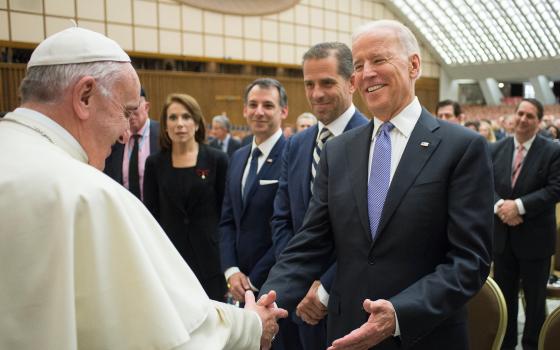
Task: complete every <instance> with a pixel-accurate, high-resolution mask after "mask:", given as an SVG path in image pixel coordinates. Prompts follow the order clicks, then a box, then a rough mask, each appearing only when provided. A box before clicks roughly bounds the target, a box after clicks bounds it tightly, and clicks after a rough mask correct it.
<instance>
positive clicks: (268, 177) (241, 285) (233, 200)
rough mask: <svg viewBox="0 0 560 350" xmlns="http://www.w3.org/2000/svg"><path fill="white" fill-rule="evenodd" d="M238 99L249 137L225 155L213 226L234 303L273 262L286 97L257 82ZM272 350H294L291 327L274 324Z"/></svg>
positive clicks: (270, 82) (268, 82) (274, 84)
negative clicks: (219, 214)
mask: <svg viewBox="0 0 560 350" xmlns="http://www.w3.org/2000/svg"><path fill="white" fill-rule="evenodd" d="M243 101H244V107H243V115H244V116H245V118H246V119H247V124H249V127H250V128H251V132H252V133H253V135H254V137H253V142H252V143H251V144H249V145H246V146H243V147H241V148H240V149H239V150H238V151H237V152H235V153H234V154H233V156H232V157H231V161H230V164H229V168H228V173H227V174H228V175H227V180H226V188H225V195H224V202H223V206H222V218H221V221H220V225H219V232H220V236H221V237H220V256H221V262H222V269H223V271H224V274H225V278H226V281H227V283H228V289H229V291H230V293H231V294H232V295H233V297H234V299H235V300H237V301H239V302H244V301H245V299H244V296H245V292H246V291H253V292H258V291H259V289H260V288H261V286H262V284H263V283H264V281H265V279H266V277H267V276H268V272H269V270H270V268H271V267H272V265H274V262H275V260H276V259H275V256H274V247H273V246H272V233H271V228H270V218H271V217H272V209H273V201H274V196H275V195H276V190H277V189H278V178H279V177H280V166H281V163H282V161H281V159H282V151H283V150H284V145H285V144H286V141H285V139H284V137H283V136H282V129H281V128H280V126H281V124H282V120H284V119H286V117H287V115H288V96H287V95H286V91H285V89H284V87H283V86H282V85H281V84H280V82H278V81H277V80H274V79H269V78H262V79H257V80H255V81H253V82H252V83H251V84H249V85H248V86H247V88H246V89H245V94H244V100H243ZM273 349H277V350H281V349H285V350H292V349H293V350H297V330H296V329H295V325H294V324H292V323H291V322H282V323H280V332H279V334H278V336H277V339H276V340H275V342H274V343H273Z"/></svg>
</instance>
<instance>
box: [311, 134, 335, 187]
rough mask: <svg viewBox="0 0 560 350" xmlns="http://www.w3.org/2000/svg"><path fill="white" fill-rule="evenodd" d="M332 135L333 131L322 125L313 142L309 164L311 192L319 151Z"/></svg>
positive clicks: (319, 156)
mask: <svg viewBox="0 0 560 350" xmlns="http://www.w3.org/2000/svg"><path fill="white" fill-rule="evenodd" d="M333 137H334V135H333V133H332V132H331V131H330V130H329V129H328V128H327V127H323V129H321V133H320V134H319V138H318V139H317V143H316V144H315V149H314V150H313V162H312V164H311V193H313V182H315V176H316V175H317V165H319V160H320V159H321V151H322V150H323V146H324V145H325V143H326V142H327V141H328V140H329V139H332V138H333Z"/></svg>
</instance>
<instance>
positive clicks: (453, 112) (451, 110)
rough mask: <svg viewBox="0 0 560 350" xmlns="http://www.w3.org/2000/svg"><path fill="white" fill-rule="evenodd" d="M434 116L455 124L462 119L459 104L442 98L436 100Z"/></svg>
mask: <svg viewBox="0 0 560 350" xmlns="http://www.w3.org/2000/svg"><path fill="white" fill-rule="evenodd" d="M436 116H437V117H438V118H440V119H443V120H447V121H448V122H451V123H455V124H462V123H463V119H464V114H463V111H462V110H461V105H459V103H457V102H455V101H452V100H443V101H440V102H438V104H437V107H436Z"/></svg>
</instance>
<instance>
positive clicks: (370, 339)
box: [327, 299, 396, 350]
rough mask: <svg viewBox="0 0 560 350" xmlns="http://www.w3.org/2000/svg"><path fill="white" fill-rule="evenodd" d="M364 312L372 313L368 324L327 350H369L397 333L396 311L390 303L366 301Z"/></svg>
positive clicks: (334, 343) (336, 341)
mask: <svg viewBox="0 0 560 350" xmlns="http://www.w3.org/2000/svg"><path fill="white" fill-rule="evenodd" d="M364 310H366V312H369V313H370V315H369V318H368V320H367V322H366V323H364V324H363V325H361V326H360V328H358V329H354V330H353V331H352V332H350V333H349V334H347V335H345V336H344V337H342V338H339V339H337V340H335V341H334V342H333V343H332V345H331V346H330V347H329V348H328V349H327V350H367V349H369V348H371V347H372V346H374V345H376V344H379V343H380V342H381V341H383V340H384V339H386V338H388V337H390V336H391V335H393V334H394V333H395V328H396V320H395V309H394V308H393V304H391V303H390V302H389V301H387V300H383V299H379V300H376V301H371V300H369V299H366V300H365V301H364Z"/></svg>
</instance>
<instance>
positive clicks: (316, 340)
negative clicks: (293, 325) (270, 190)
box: [272, 42, 367, 350]
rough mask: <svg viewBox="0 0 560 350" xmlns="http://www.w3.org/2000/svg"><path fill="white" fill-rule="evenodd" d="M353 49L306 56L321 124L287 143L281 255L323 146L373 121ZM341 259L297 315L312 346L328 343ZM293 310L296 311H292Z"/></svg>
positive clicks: (277, 226) (317, 49) (279, 213)
mask: <svg viewBox="0 0 560 350" xmlns="http://www.w3.org/2000/svg"><path fill="white" fill-rule="evenodd" d="M353 71H354V68H353V66H352V52H351V51H350V48H348V46H346V45H345V44H342V43H338V42H326V43H320V44H317V45H314V46H313V47H311V48H310V49H309V50H308V51H307V52H306V53H305V54H304V55H303V81H304V86H305V93H306V96H307V101H308V102H309V104H310V106H311V109H312V111H313V114H314V115H315V116H316V117H317V119H318V124H316V125H313V126H311V127H309V128H307V129H306V130H304V131H302V132H299V133H297V134H296V135H294V136H293V137H292V138H290V140H288V143H287V144H286V147H285V150H284V156H283V160H282V173H281V176H280V184H279V188H278V193H277V194H276V199H275V201H274V215H273V217H272V239H273V240H274V246H275V250H276V255H277V256H278V255H280V253H281V252H282V251H283V250H284V248H285V247H286V245H287V244H288V241H289V240H290V239H291V238H292V237H293V236H294V233H295V232H297V230H299V228H300V227H301V224H302V222H303V216H304V215H305V212H306V210H307V207H308V205H309V200H310V198H311V186H312V184H313V179H314V177H315V174H316V168H317V164H318V162H319V159H320V156H321V149H322V147H323V145H324V143H325V142H326V141H327V140H330V139H332V138H334V137H336V136H338V135H340V134H342V133H343V132H345V131H348V130H350V129H353V128H355V127H357V126H360V125H364V124H367V119H366V118H365V117H364V115H363V114H362V113H360V111H359V110H358V109H356V107H354V105H353V103H352V96H353V93H354V91H355V89H354V79H353V74H352V73H353ZM335 271H336V264H335V263H333V264H332V265H331V267H329V269H328V271H327V272H325V273H324V274H323V275H322V276H321V278H320V279H319V280H317V281H314V282H313V284H312V285H311V286H309V287H308V288H306V289H309V291H308V292H307V294H306V296H305V297H304V298H303V300H302V301H300V302H299V304H298V306H297V308H296V310H297V311H296V312H295V313H293V314H292V315H291V317H292V318H296V317H299V318H301V319H302V320H303V321H305V322H306V323H303V322H302V321H301V320H297V319H296V322H297V323H298V324H299V333H300V340H301V343H302V346H303V348H304V349H306V350H315V349H324V348H326V323H325V322H324V321H323V317H324V316H325V315H326V313H327V304H328V299H329V294H328V292H329V291H330V288H331V285H332V282H333V279H334V273H335ZM289 311H290V312H293V311H292V310H289Z"/></svg>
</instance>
